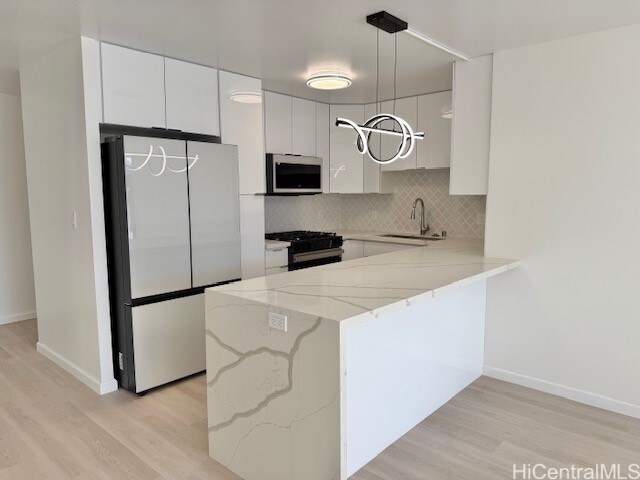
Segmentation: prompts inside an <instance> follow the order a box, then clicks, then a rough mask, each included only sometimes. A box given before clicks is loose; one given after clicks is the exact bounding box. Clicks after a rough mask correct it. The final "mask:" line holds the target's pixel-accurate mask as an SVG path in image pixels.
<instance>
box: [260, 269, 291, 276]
mask: <svg viewBox="0 0 640 480" xmlns="http://www.w3.org/2000/svg"><path fill="white" fill-rule="evenodd" d="M288 271H289V267H274V268H267V269H266V270H265V271H264V275H265V276H266V277H268V276H269V275H277V274H278V273H284V272H288Z"/></svg>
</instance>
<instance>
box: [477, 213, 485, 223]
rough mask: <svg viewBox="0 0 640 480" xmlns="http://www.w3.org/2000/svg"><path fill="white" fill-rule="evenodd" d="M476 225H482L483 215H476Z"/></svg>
mask: <svg viewBox="0 0 640 480" xmlns="http://www.w3.org/2000/svg"><path fill="white" fill-rule="evenodd" d="M476 225H484V213H478V214H477V215H476Z"/></svg>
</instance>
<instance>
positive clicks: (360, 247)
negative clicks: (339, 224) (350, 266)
mask: <svg viewBox="0 0 640 480" xmlns="http://www.w3.org/2000/svg"><path fill="white" fill-rule="evenodd" d="M342 249H343V250H344V253H343V254H342V261H343V262H344V261H347V260H355V259H356V258H362V257H364V242H363V241H362V240H345V241H344V242H343V243H342Z"/></svg>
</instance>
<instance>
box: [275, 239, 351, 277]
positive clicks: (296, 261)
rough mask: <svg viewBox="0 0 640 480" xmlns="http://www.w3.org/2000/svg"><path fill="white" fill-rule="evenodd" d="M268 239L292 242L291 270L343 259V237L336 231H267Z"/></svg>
mask: <svg viewBox="0 0 640 480" xmlns="http://www.w3.org/2000/svg"><path fill="white" fill-rule="evenodd" d="M265 238H266V239H267V240H278V241H281V242H290V243H291V246H290V247H289V270H298V269H301V268H307V267H315V266H317V265H325V264H327V263H334V262H339V261H341V260H342V253H343V251H344V250H342V237H341V236H340V235H336V234H335V233H327V232H309V231H304V230H294V231H291V232H279V233H267V234H266V235H265Z"/></svg>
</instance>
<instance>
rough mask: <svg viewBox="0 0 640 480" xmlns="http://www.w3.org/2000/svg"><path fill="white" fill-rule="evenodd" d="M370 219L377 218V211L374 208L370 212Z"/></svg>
mask: <svg viewBox="0 0 640 480" xmlns="http://www.w3.org/2000/svg"><path fill="white" fill-rule="evenodd" d="M371 219H372V220H377V219H378V211H377V210H374V211H373V212H371Z"/></svg>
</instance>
